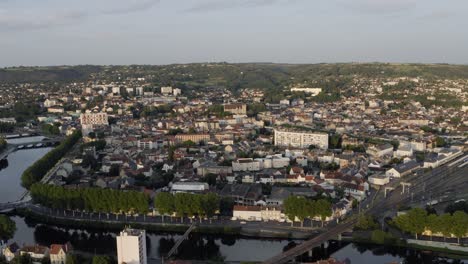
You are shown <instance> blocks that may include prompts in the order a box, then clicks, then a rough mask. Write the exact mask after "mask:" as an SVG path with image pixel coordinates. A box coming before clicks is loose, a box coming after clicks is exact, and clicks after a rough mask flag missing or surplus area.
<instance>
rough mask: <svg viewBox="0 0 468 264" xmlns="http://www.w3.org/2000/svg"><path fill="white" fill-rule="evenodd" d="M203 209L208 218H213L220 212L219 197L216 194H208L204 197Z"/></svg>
mask: <svg viewBox="0 0 468 264" xmlns="http://www.w3.org/2000/svg"><path fill="white" fill-rule="evenodd" d="M202 197H203V198H202V208H203V212H204V214H205V215H206V216H208V217H211V216H213V215H214V214H215V213H216V211H218V210H219V203H220V200H219V197H218V195H216V194H215V193H207V194H204V195H203V196H202Z"/></svg>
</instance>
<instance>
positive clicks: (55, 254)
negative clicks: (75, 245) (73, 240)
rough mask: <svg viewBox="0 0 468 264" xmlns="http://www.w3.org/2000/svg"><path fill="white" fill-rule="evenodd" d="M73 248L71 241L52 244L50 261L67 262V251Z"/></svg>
mask: <svg viewBox="0 0 468 264" xmlns="http://www.w3.org/2000/svg"><path fill="white" fill-rule="evenodd" d="M70 250H71V245H70V244H69V243H67V244H64V245H61V244H52V245H50V254H49V255H50V263H51V264H65V262H66V261H67V253H68V252H69V251H70Z"/></svg>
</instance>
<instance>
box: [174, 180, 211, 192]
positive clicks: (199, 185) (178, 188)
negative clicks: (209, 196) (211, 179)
mask: <svg viewBox="0 0 468 264" xmlns="http://www.w3.org/2000/svg"><path fill="white" fill-rule="evenodd" d="M208 189H209V186H208V183H206V182H175V183H173V184H172V187H171V191H172V192H173V193H177V192H203V191H206V190H208Z"/></svg>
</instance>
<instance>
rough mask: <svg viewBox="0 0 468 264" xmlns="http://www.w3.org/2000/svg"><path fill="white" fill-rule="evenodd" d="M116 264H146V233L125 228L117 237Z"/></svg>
mask: <svg viewBox="0 0 468 264" xmlns="http://www.w3.org/2000/svg"><path fill="white" fill-rule="evenodd" d="M117 263H119V264H120V263H126V264H146V263H147V258H146V231H145V230H138V229H130V228H126V229H125V230H123V231H122V232H120V235H119V236H117Z"/></svg>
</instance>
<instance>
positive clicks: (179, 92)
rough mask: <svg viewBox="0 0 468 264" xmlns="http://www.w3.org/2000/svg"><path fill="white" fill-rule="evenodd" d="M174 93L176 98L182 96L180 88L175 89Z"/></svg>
mask: <svg viewBox="0 0 468 264" xmlns="http://www.w3.org/2000/svg"><path fill="white" fill-rule="evenodd" d="M172 93H173V94H174V96H178V95H180V94H182V90H181V89H179V88H174V90H173V91H172Z"/></svg>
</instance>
